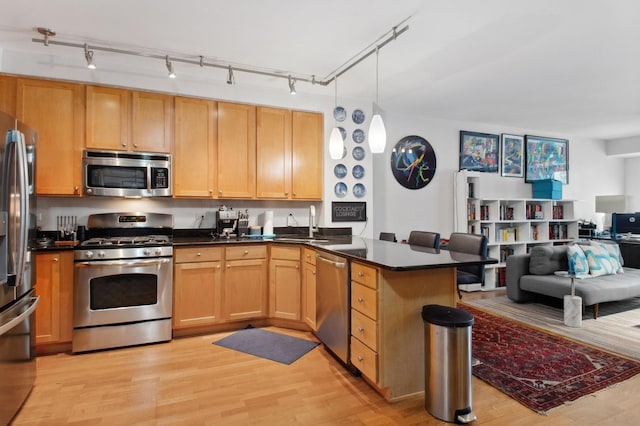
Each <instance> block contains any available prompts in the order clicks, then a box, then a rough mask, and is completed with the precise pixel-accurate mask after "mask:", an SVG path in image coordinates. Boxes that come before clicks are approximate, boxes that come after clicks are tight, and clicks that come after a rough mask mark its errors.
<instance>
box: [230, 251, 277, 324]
mask: <svg viewBox="0 0 640 426" xmlns="http://www.w3.org/2000/svg"><path fill="white" fill-rule="evenodd" d="M224 273H225V276H224V295H223V300H224V311H225V315H224V317H225V319H227V320H241V319H250V318H260V317H265V316H267V260H266V259H249V260H233V261H227V262H226V267H225V272H224Z"/></svg>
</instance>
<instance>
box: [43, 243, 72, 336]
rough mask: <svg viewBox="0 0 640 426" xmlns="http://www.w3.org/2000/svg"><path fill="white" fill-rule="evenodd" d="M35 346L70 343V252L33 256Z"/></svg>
mask: <svg viewBox="0 0 640 426" xmlns="http://www.w3.org/2000/svg"><path fill="white" fill-rule="evenodd" d="M35 259H36V264H35V267H36V282H35V289H36V295H37V296H40V301H39V302H38V307H37V308H36V316H35V318H36V344H37V345H41V344H49V343H67V342H71V336H72V334H73V251H72V250H69V251H59V252H46V253H37V254H36V255H35Z"/></svg>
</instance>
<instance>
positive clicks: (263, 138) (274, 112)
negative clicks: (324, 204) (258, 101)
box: [256, 107, 291, 199]
mask: <svg viewBox="0 0 640 426" xmlns="http://www.w3.org/2000/svg"><path fill="white" fill-rule="evenodd" d="M256 115H257V117H256V121H257V144H256V145H257V157H256V166H257V170H256V176H257V179H256V196H257V197H258V198H274V199H287V198H290V195H291V111H290V110H286V109H278V108H267V107H258V108H257V110H256Z"/></svg>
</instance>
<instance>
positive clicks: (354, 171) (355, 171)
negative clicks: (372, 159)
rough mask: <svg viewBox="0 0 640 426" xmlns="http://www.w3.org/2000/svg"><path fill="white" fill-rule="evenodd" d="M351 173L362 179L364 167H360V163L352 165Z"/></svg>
mask: <svg viewBox="0 0 640 426" xmlns="http://www.w3.org/2000/svg"><path fill="white" fill-rule="evenodd" d="M351 174H352V175H353V177H354V178H356V179H362V178H363V177H364V167H362V166H361V165H360V164H357V165H355V166H353V169H351Z"/></svg>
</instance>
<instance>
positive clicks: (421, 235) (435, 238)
mask: <svg viewBox="0 0 640 426" xmlns="http://www.w3.org/2000/svg"><path fill="white" fill-rule="evenodd" d="M407 243H408V244H411V245H414V246H422V247H432V248H435V249H439V248H440V234H439V233H437V232H428V231H411V233H409V239H408V240H407Z"/></svg>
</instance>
